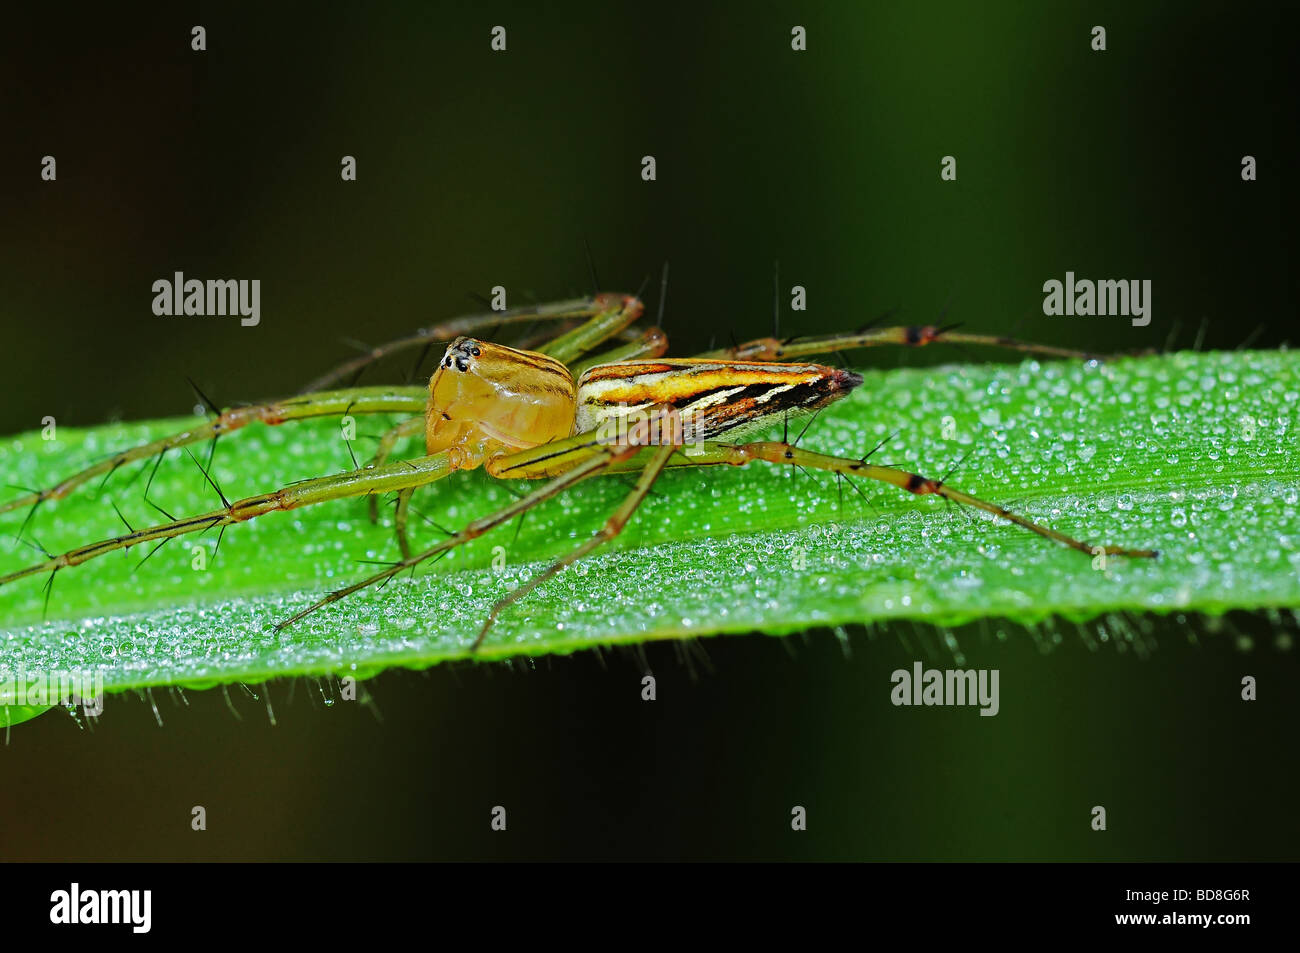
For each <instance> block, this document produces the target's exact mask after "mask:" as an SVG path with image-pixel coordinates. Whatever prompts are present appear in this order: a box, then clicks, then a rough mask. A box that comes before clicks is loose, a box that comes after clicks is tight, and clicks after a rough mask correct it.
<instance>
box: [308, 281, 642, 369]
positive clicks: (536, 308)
mask: <svg viewBox="0 0 1300 953" xmlns="http://www.w3.org/2000/svg"><path fill="white" fill-rule="evenodd" d="M623 298H624V296H623V295H619V294H598V295H590V296H588V297H585V298H572V299H569V300H567V301H557V302H552V303H550V304H539V305H530V306H528V307H523V308H510V309H508V310H505V311H489V312H487V313H485V314H468V315H462V316H461V317H458V318H450V319H448V320H446V321H441V322H439V323H438V324H435V325H431V326H430V327H427V328H421V329H420V330H418V331H416V332H415V333H414V334H410V335H407V336H406V337H403V338H398V339H397V340H395V341H389V342H388V343H386V344H380V345H378V346H376V347H373V348H371V349H370V350H368V351H366V352H365V353H364V354H359V355H358V356H356V357H354V358H352V360H350V361H344V362H343V363H342V364H339V365H337V366H336V367H334V368H333V369H331V370H329V371H327V372H326V373H324V374H322V375H320V376H319V377H317V378H316V379H315V380H313V381H311V383H309V384H307V386H305V387H304V388H303V389H302V393H310V392H312V391H318V390H324V389H326V388H328V387H331V386H333V385H335V384H337V383H338V382H339V381H342V380H347V379H348V378H349V377H350V376H352V375H353V374H357V373H360V372H361V370H362V369H364V368H366V367H368V366H369V365H371V364H373V363H374V362H375V361H378V360H380V359H381V358H384V357H388V356H389V355H391V354H396V353H398V352H399V351H405V350H410V349H411V348H417V347H420V346H422V345H427V344H430V343H433V342H437V341H451V340H453V339H455V338H458V337H460V336H461V335H462V334H474V333H478V332H482V331H484V330H485V329H486V330H491V329H493V328H496V327H498V326H501V325H513V324H526V323H529V322H533V321H553V320H559V321H564V320H570V319H573V318H578V319H582V320H587V319H591V318H594V317H598V316H599V315H602V314H604V313H606V312H608V311H609V309H610V308H611V307H612V306H615V305H617V303H618V302H620V301H621V300H622V299H623ZM562 337H567V335H563V336H562ZM561 360H562V359H561Z"/></svg>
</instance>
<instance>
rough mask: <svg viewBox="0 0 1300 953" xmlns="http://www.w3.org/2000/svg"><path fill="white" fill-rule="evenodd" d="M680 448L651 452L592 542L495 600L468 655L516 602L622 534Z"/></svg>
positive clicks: (673, 446) (671, 445)
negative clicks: (647, 461) (629, 488)
mask: <svg viewBox="0 0 1300 953" xmlns="http://www.w3.org/2000/svg"><path fill="white" fill-rule="evenodd" d="M680 446H681V445H680V443H665V444H662V445H660V446H659V447H657V448H656V449H655V451H654V455H653V456H652V457H651V458H650V462H649V463H647V464H646V465H645V467H644V469H642V471H641V476H640V477H639V478H638V479H637V481H636V485H635V486H634V487H633V488H632V492H631V493H629V494H628V495H627V497H626V498H625V499H624V500H623V502H622V504H620V505H619V507H618V509H616V510H615V511H614V512H613V513H612V514H611V515H610V517H609V519H607V520H606V521H605V525H604V526H602V527H601V528H600V529H599V530H598V531H597V532H596V534H595V535H594V536H592V537H591V539H589V540H587V541H586V542H585V543H583V544H582V545H581V546H579V547H578V548H577V549H574V550H573V551H572V552H570V553H569V554H568V555H566V556H564V557H562V558H561V559H559V560H557V561H556V562H554V563H552V564H551V566H550V567H549V568H548V569H546V570H545V571H544V572H541V573H539V574H537V575H536V576H534V577H533V578H532V579H530V580H528V581H527V582H526V583H524V584H523V585H521V586H519V587H518V588H516V589H515V590H514V591H513V592H511V593H510V594H509V595H507V596H504V597H503V598H501V599H500V600H498V601H497V603H496V605H494V606H493V607H492V611H491V612H489V613H488V617H487V619H486V620H485V621H484V623H483V628H482V629H480V630H479V634H478V638H476V639H475V640H474V644H473V645H472V646H471V647H470V652H471V653H473V652H476V651H478V647H479V646H480V645H481V644H482V643H483V639H484V638H485V637H486V636H487V634H488V630H489V629H491V628H492V626H493V624H494V623H495V622H496V620H497V618H498V617H499V616H500V615H501V613H502V612H503V611H504V610H505V609H507V608H508V607H510V606H511V605H513V604H514V603H516V602H518V601H519V600H520V599H522V598H523V597H524V596H526V595H528V593H530V592H532V591H533V590H534V589H536V588H537V587H538V586H539V585H541V584H542V583H544V582H546V581H547V580H548V579H551V578H553V577H554V576H555V575H556V574H557V573H559V572H560V571H561V570H562V569H564V567H566V566H569V565H572V564H573V563H575V562H577V561H578V560H579V559H582V558H583V557H584V556H586V555H587V554H588V553H590V552H591V551H592V550H594V549H595V548H596V547H597V546H600V545H601V544H602V543H605V542H608V541H609V540H611V539H613V538H614V537H615V536H617V535H618V534H619V533H621V532H622V531H623V527H624V526H626V525H627V522H628V520H630V519H631V518H632V514H633V513H635V512H636V509H637V507H638V506H640V505H641V501H642V500H644V499H645V498H646V495H647V494H649V492H650V487H651V486H653V485H654V482H655V480H656V479H658V477H659V474H661V473H663V471H664V467H666V466H667V465H668V461H669V460H670V459H671V458H672V456H673V454H675V453H676V452H677V451H678V449H679V448H680Z"/></svg>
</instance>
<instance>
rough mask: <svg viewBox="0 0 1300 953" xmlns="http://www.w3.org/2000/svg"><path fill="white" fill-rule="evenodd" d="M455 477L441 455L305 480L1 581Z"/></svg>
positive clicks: (105, 543) (445, 456) (93, 547)
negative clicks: (302, 508) (272, 515)
mask: <svg viewBox="0 0 1300 953" xmlns="http://www.w3.org/2000/svg"><path fill="white" fill-rule="evenodd" d="M451 472H452V470H451V464H450V455H449V454H447V453H446V452H443V453H437V454H434V455H432V456H428V457H420V458H418V459H415V460H399V461H397V462H396V463H389V464H386V465H385V466H382V467H366V468H364V469H360V470H352V471H349V472H347V473H340V474H336V475H333V476H326V477H316V478H315V479H311V480H303V481H302V482H300V483H293V484H290V485H289V486H286V487H284V488H282V489H280V490H276V491H275V492H274V493H263V494H260V495H258V496H250V497H247V498H245V499H242V500H236V501H235V502H234V503H228V504H227V505H226V506H224V507H222V508H221V509H219V510H213V511H212V512H210V513H203V514H200V515H198V516H190V517H186V518H183V519H177V520H170V521H168V522H166V523H160V524H159V525H157V526H151V527H148V528H145V529H138V530H133V531H131V532H129V533H125V534H123V535H121V536H115V537H113V538H111V539H105V540H101V541H99V542H96V543H90V544H88V545H85V546H79V547H77V548H76V549H72V550H69V551H68V552H66V553H63V554H61V555H58V556H50V557H49V558H48V559H46V560H45V561H44V562H41V563H37V564H35V565H32V566H28V567H27V568H25V569H20V570H18V571H16V572H11V573H9V574H8V575H6V576H0V586H3V585H5V584H6V583H10V582H13V581H15V580H17V579H22V578H23V577H25V576H31V575H35V574H37V573H46V572H49V573H54V572H57V571H58V570H60V569H64V568H66V567H69V566H77V565H80V564H81V563H84V562H87V561H89V560H91V559H94V558H95V557H97V556H103V555H104V554H105V553H111V552H113V551H115V550H118V549H129V548H130V547H132V546H135V545H138V544H140V543H145V542H150V541H154V540H157V541H158V542H159V544H161V543H162V542H163V541H165V540H168V539H171V538H172V537H174V536H183V535H185V534H186V533H194V532H201V531H203V530H208V529H211V528H213V527H216V526H221V527H224V526H229V525H230V524H232V523H242V522H245V521H246V520H250V519H254V518H255V517H258V516H261V515H263V514H264V513H270V512H273V511H275V510H291V509H296V508H298V507H300V506H311V505H313V504H316V503H324V502H325V501H327V500H337V499H343V498H345V497H355V496H364V495H365V494H368V493H387V492H389V491H392V490H402V489H404V488H406V487H415V486H424V485H425V484H427V483H433V482H434V481H435V480H440V479H442V478H443V477H445V476H447V475H448V474H450V473H451Z"/></svg>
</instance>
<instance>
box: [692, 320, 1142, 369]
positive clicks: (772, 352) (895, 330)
mask: <svg viewBox="0 0 1300 953" xmlns="http://www.w3.org/2000/svg"><path fill="white" fill-rule="evenodd" d="M955 327H956V325H947V326H936V325H913V326H910V327H904V326H899V327H891V328H864V329H862V330H859V331H848V332H844V333H842V334H825V335H817V336H812V337H805V338H789V339H787V340H784V341H781V340H778V339H777V338H774V337H767V338H756V339H755V340H753V341H748V342H746V343H744V344H736V345H733V346H732V347H725V348H718V349H716V350H712V351H705V352H704V353H703V354H697V355H695V356H696V357H699V358H713V359H716V360H722V361H788V360H791V359H792V358H798V357H807V356H809V355H812V354H829V353H832V352H834V351H842V350H853V349H854V348H864V347H880V346H882V345H898V346H901V347H924V346H925V345H927V344H977V345H983V346H986V347H996V348H1003V349H1005V350H1010V351H1020V352H1023V353H1025V354H1038V355H1041V356H1043V357H1056V358H1064V359H1066V360H1078V361H1088V360H1096V359H1101V358H1104V357H1107V356H1108V355H1101V354H1090V353H1088V352H1086V351H1075V350H1071V349H1070V348H1063V347H1054V346H1052V345H1050V344H1034V343H1031V342H1028V341H1020V340H1017V339H1016V338H1010V337H998V336H996V335H989V334H967V333H964V332H961V331H956V330H954V328H955ZM1135 353H1137V352H1135ZM1109 356H1111V357H1114V356H1115V355H1109Z"/></svg>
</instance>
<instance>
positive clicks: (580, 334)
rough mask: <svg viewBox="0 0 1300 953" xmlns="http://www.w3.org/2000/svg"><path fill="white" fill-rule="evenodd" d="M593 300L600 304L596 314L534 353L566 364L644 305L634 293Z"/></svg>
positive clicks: (606, 337)
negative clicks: (600, 306) (600, 307)
mask: <svg viewBox="0 0 1300 953" xmlns="http://www.w3.org/2000/svg"><path fill="white" fill-rule="evenodd" d="M596 300H597V301H599V302H601V303H602V305H603V307H602V309H601V310H600V311H599V312H598V313H597V314H595V315H593V316H592V317H591V318H589V319H588V320H587V321H585V322H583V323H582V324H580V325H578V326H577V327H576V328H574V329H573V330H572V331H569V332H568V333H567V334H561V335H560V336H559V337H558V338H556V339H555V340H553V341H551V342H550V343H548V344H544V345H542V346H541V347H539V348H538V349H537V350H538V353H540V354H545V355H546V356H547V357H552V358H554V359H555V360H557V361H559V362H560V363H561V364H569V363H571V362H572V361H575V360H576V359H577V358H579V357H581V356H582V355H583V354H586V353H587V352H589V351H591V350H594V349H595V348H597V347H599V346H600V345H601V344H603V343H604V342H605V341H608V340H609V339H610V338H612V337H614V336H616V335H617V334H618V333H619V332H621V331H622V330H623V329H624V328H626V327H627V326H628V325H630V324H632V322H634V321H636V320H637V318H639V317H641V315H642V313H643V312H644V311H645V305H644V304H643V303H642V301H641V299H640V298H639V297H637V296H636V295H613V294H604V295H597V296H596Z"/></svg>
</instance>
